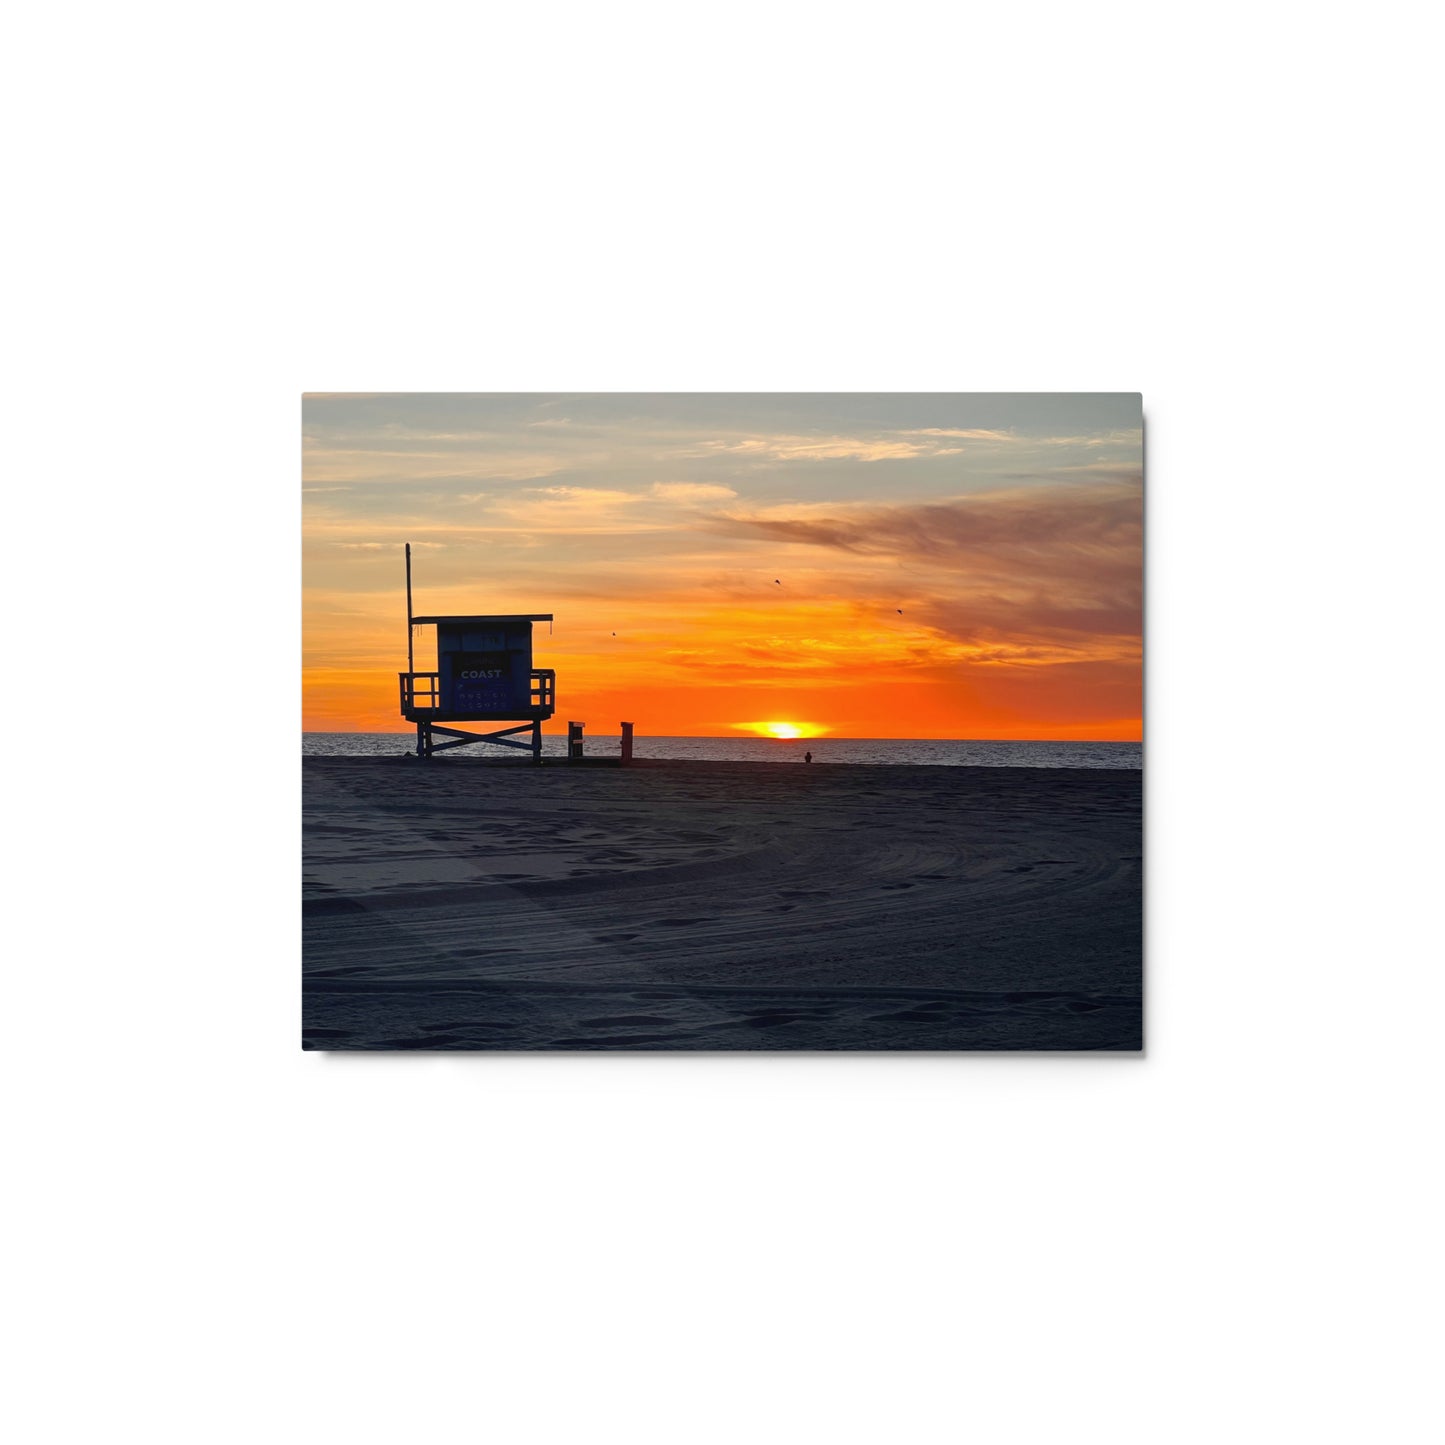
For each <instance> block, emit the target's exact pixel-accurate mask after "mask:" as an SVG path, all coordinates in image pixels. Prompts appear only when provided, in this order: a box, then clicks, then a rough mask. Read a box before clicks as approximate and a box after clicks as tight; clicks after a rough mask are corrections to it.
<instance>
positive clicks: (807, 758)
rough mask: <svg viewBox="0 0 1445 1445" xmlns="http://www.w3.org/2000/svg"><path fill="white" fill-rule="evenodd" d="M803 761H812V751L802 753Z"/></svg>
mask: <svg viewBox="0 0 1445 1445" xmlns="http://www.w3.org/2000/svg"><path fill="white" fill-rule="evenodd" d="M803 761H804V762H805V763H811V762H812V761H813V755H812V753H804V754H803Z"/></svg>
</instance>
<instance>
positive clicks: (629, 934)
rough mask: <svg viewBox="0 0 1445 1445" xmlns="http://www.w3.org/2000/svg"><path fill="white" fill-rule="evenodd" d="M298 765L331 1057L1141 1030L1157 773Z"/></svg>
mask: <svg viewBox="0 0 1445 1445" xmlns="http://www.w3.org/2000/svg"><path fill="white" fill-rule="evenodd" d="M439 762H440V760H433V761H432V762H429V763H424V762H421V761H420V760H417V759H407V758H405V757H401V756H398V757H395V758H325V759H322V758H306V759H304V760H303V769H302V773H303V831H304V867H303V964H304V978H305V987H304V1001H303V1002H304V1007H303V1014H304V1019H303V1037H304V1044H305V1046H306V1047H308V1048H317V1049H417V1048H435V1049H507V1050H510V1049H527V1050H531V1049H609V1050H612V1049H682V1050H692V1049H707V1050H716V1049H806V1050H819V1049H821V1050H837V1049H861V1050H897V1049H950V1050H951V1049H982V1050H988V1049H1008V1050H1018V1049H1047V1050H1058V1049H1066V1050H1073V1049H1090V1050H1097V1049H1108V1050H1135V1049H1138V1048H1140V1047H1142V1008H1141V995H1142V977H1141V975H1142V968H1141V941H1142V940H1141V913H1142V892H1141V886H1140V875H1141V870H1142V847H1141V804H1142V774H1141V773H1140V772H1139V771H1138V770H1137V769H1118V770H1113V769H1100V768H1087V769H1063V768H1039V769H1031V768H996V767H978V768H969V767H932V766H909V765H907V764H859V763H847V764H828V763H823V762H814V763H813V764H811V765H807V764H797V765H795V766H791V767H789V766H785V765H780V764H778V763H766V762H758V763H755V762H693V761H678V760H671V759H647V760H638V761H635V762H634V763H633V764H632V765H631V766H629V767H616V766H613V767H605V766H604V767H580V768H579V767H576V766H573V765H569V764H568V763H566V762H565V761H562V760H548V761H547V762H545V763H544V764H543V765H542V766H540V767H534V766H532V765H530V763H529V762H528V760H526V759H520V760H517V761H513V760H511V759H496V760H492V759H482V758H475V759H463V758H455V759H447V760H446V761H445V762H444V763H440V765H439Z"/></svg>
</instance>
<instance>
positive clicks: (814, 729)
mask: <svg viewBox="0 0 1445 1445" xmlns="http://www.w3.org/2000/svg"><path fill="white" fill-rule="evenodd" d="M729 726H731V727H735V728H737V730H738V731H739V732H744V733H756V734H757V735H758V736H759V737H761V738H777V739H778V740H779V741H780V742H787V741H788V740H789V739H791V738H820V737H822V736H823V734H824V733H826V732H828V731H829V729H828V728H827V727H825V726H824V725H823V724H822V723H811V722H782V721H773V722H743V723H731V724H729Z"/></svg>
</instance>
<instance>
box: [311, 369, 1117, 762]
mask: <svg viewBox="0 0 1445 1445" xmlns="http://www.w3.org/2000/svg"><path fill="white" fill-rule="evenodd" d="M303 423H304V448H303V463H304V465H303V488H304V497H303V502H304V506H303V546H304V595H303V645H304V686H303V701H304V716H303V727H304V728H305V729H306V730H307V731H325V732H331V731H336V732H340V731H363V732H404V731H407V725H406V723H405V722H404V721H403V719H402V718H401V717H400V716H399V714H398V710H397V679H396V674H397V673H398V672H399V671H401V670H402V669H403V668H404V667H405V665H406V624H405V617H406V601H405V589H404V580H405V579H404V569H403V561H402V546H403V544H404V543H405V542H407V541H410V542H411V543H412V548H413V585H414V608H415V611H416V613H417V614H419V615H426V614H428V613H432V614H436V613H443V614H445V613H485V612H552V613H554V614H556V619H557V620H556V623H555V626H554V629H553V632H552V635H550V636H549V635H548V629H547V626H546V624H541V625H539V626H538V628H537V629H536V630H535V639H534V665H536V666H539V667H552V668H555V669H556V671H557V688H558V699H559V705H558V710H557V716H556V718H555V719H554V720H553V722H552V723H551V724H549V725H548V728H547V730H548V731H549V732H560V731H563V730H564V729H565V722H566V720H567V719H569V718H575V719H580V720H583V721H585V722H586V723H587V725H588V728H589V731H591V732H593V733H615V732H616V731H617V723H618V722H619V721H620V720H622V719H624V718H625V719H627V720H628V721H631V722H634V723H635V724H636V726H637V729H638V731H639V733H651V734H653V735H689V734H691V735H698V736H736V735H738V734H739V733H741V732H746V731H750V730H753V729H752V728H750V725H761V724H764V723H767V722H770V721H787V722H791V723H794V724H797V725H799V726H801V727H802V729H803V731H804V732H809V733H816V734H817V735H820V736H837V737H920V738H1041V739H1078V740H1110V739H1112V740H1121V741H1122V740H1134V739H1138V738H1139V737H1140V736H1141V731H1140V728H1141V724H1140V713H1141V682H1142V679H1141V610H1140V609H1141V591H1142V529H1141V523H1142V474H1141V473H1142V432H1141V424H1140V412H1139V398H1138V397H1137V395H1132V394H1119V393H1104V394H1087V395H1072V394H1056V395H1046V394H1034V395H1013V396H1008V395H1003V396H992V397H990V396H980V395H955V396H949V395H934V396H903V395H894V394H889V395H881V396H867V395H854V396H792V397H788V396H762V397H747V396H739V395H716V396H686V395H678V396H632V395H610V396H609V395H592V396H520V395H519V396H495V395H494V396H468V395H451V396H422V395H392V396H386V395H382V396H345V397H329V396H325V397H324V396H308V397H307V398H306V400H305V404H304V416H303ZM614 634H615V635H614ZM417 647H418V652H417V667H418V669H419V670H420V669H424V668H431V667H433V666H434V665H435V651H434V648H435V641H434V636H433V634H432V630H431V629H429V628H428V629H419V631H418V636H417Z"/></svg>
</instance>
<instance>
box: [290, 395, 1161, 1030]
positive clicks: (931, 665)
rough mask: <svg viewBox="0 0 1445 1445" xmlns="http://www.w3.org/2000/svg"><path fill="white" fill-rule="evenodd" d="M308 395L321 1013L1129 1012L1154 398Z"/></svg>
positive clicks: (413, 1025) (943, 1021)
mask: <svg viewBox="0 0 1445 1445" xmlns="http://www.w3.org/2000/svg"><path fill="white" fill-rule="evenodd" d="M303 429H304V447H303V494H304V496H303V500H304V507H303V543H304V559H305V560H304V620H303V632H304V652H305V657H304V688H303V702H304V715H303V722H302V729H303V731H302V752H303V764H302V766H303V818H302V822H303V837H304V855H303V877H302V890H303V956H302V963H303V1010H302V1012H303V1018H302V1040H303V1045H304V1047H306V1048H309V1049H371V1050H408V1049H451V1050H457V1049H498V1050H517V1049H527V1050H539V1049H541V1050H578V1049H588V1050H663V1049H666V1050H720V1049H721V1050H756V1049H794V1050H836V1049H850V1050H940V1049H943V1050H958V1049H970V1050H1001V1049H1002V1050H1080V1049H1089V1050H1100V1049H1105V1050H1137V1049H1139V1048H1141V1047H1142V1046H1143V1024H1142V981H1143V980H1142V956H1141V942H1142V939H1141V913H1142V892H1141V871H1142V852H1143V850H1142V846H1141V842H1142V836H1141V833H1142V821H1141V793H1142V777H1143V774H1142V767H1141V764H1142V756H1141V748H1142V581H1143V579H1142V562H1143V553H1142V548H1143V537H1142V510H1143V433H1142V416H1141V403H1140V398H1139V396H1138V395H1137V394H1134V393H1080V394H1072V393H1049V394H1043V393H1040V394H1029V393H1024V394H996V395H983V394H922V395H904V394H878V395H862V394H851V395H775V394H766V395H741V394H719V395H689V394H673V395H669V394H662V395H631V394H616V395H609V394H592V395H523V394H510V395H508V394H499V395H468V394H447V395H420V394H416V395H413V394H395V395H387V394H380V395H354V394H346V395H341V394H336V395H330V394H319V393H318V394H313V395H308V396H307V397H306V398H305V400H304V406H303Z"/></svg>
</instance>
